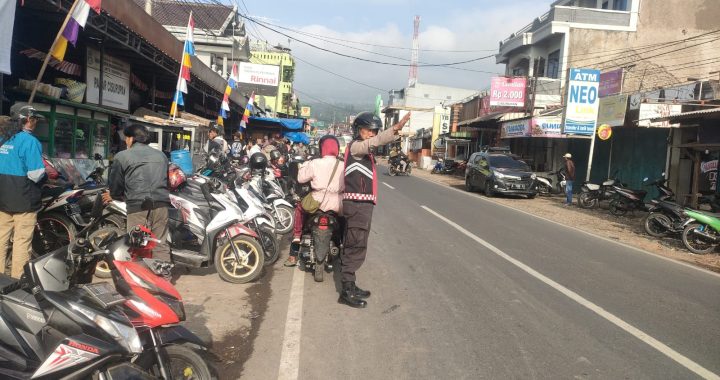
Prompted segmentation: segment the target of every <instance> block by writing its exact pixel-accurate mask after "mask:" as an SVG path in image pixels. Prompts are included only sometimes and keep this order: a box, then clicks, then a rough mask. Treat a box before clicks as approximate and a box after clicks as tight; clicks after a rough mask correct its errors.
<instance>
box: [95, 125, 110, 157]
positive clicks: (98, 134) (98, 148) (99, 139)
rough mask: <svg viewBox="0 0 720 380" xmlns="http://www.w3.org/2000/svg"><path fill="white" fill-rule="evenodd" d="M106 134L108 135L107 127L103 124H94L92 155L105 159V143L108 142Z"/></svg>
mask: <svg viewBox="0 0 720 380" xmlns="http://www.w3.org/2000/svg"><path fill="white" fill-rule="evenodd" d="M108 133H109V127H108V125H107V124H105V123H97V124H95V130H94V131H93V145H92V153H93V155H95V154H96V153H97V154H99V155H101V156H103V157H107V151H106V149H105V148H106V147H107V142H108Z"/></svg>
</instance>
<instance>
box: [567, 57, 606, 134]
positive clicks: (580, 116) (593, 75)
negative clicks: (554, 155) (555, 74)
mask: <svg viewBox="0 0 720 380" xmlns="http://www.w3.org/2000/svg"><path fill="white" fill-rule="evenodd" d="M599 87H600V70H593V69H570V80H569V82H568V92H567V102H566V103H567V104H566V106H565V123H564V125H563V133H566V134H576V135H587V136H592V134H593V133H594V131H595V127H596V126H597V116H598V109H599V106H600V92H599Z"/></svg>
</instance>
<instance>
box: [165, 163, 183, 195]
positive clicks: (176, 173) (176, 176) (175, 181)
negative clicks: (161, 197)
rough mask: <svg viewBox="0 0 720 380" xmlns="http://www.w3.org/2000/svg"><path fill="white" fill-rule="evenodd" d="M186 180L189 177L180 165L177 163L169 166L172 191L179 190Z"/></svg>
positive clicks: (169, 183) (169, 185)
mask: <svg viewBox="0 0 720 380" xmlns="http://www.w3.org/2000/svg"><path fill="white" fill-rule="evenodd" d="M186 180H187V177H185V173H183V171H182V169H180V167H179V166H177V165H175V164H170V166H168V188H169V189H170V191H175V190H177V189H178V188H179V187H180V185H182V184H183V183H185V181H186Z"/></svg>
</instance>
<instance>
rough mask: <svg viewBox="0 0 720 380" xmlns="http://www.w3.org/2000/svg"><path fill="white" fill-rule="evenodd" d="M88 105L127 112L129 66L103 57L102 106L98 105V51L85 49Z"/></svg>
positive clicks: (128, 101)
mask: <svg viewBox="0 0 720 380" xmlns="http://www.w3.org/2000/svg"><path fill="white" fill-rule="evenodd" d="M86 74H87V75H86V80H87V90H86V93H85V99H86V101H87V102H88V103H92V104H98V105H101V106H105V107H111V108H116V109H119V110H123V111H128V109H129V106H130V65H129V64H128V63H127V62H125V61H121V60H119V59H117V58H114V57H113V56H111V55H108V54H107V53H106V54H105V55H104V56H103V75H102V82H103V83H102V88H103V91H102V104H100V51H98V50H95V49H91V48H88V49H87V70H86Z"/></svg>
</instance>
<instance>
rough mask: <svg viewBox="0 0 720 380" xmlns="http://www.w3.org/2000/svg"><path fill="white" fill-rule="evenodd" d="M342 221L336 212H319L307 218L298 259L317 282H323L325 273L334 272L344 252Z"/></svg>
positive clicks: (299, 246) (298, 248) (299, 245)
mask: <svg viewBox="0 0 720 380" xmlns="http://www.w3.org/2000/svg"><path fill="white" fill-rule="evenodd" d="M341 223H342V220H341V219H340V217H339V216H338V215H337V214H336V213H335V212H332V211H331V212H325V211H317V212H315V213H314V214H309V215H306V216H305V222H304V223H303V224H304V226H303V234H302V237H301V238H300V243H299V244H298V245H297V247H296V249H297V251H298V258H299V259H300V260H301V262H302V264H301V265H303V267H304V268H305V270H307V271H311V272H313V277H314V278H315V281H317V282H322V281H323V277H324V272H325V271H326V270H327V271H328V272H329V271H332V269H333V263H334V262H335V260H336V259H337V258H338V257H339V256H340V252H341V250H342V247H343V245H342V231H343V229H342V226H341Z"/></svg>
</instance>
